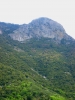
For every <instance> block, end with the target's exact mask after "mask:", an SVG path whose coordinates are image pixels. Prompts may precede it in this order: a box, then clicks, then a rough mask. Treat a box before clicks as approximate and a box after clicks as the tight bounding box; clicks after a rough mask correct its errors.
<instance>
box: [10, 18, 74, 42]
mask: <svg viewBox="0 0 75 100" xmlns="http://www.w3.org/2000/svg"><path fill="white" fill-rule="evenodd" d="M10 37H11V38H12V39H13V40H18V41H25V40H28V39H31V38H41V37H44V38H51V39H55V40H57V41H61V40H62V39H66V40H72V38H71V37H70V36H69V35H67V34H66V31H65V29H64V28H63V26H62V25H60V24H59V23H57V22H55V21H53V20H51V19H49V18H45V17H41V18H38V19H35V20H33V21H32V22H30V23H29V24H23V25H21V26H20V27H19V28H18V29H17V30H15V31H14V32H13V33H11V34H10Z"/></svg>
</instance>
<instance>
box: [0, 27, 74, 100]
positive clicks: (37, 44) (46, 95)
mask: <svg viewBox="0 0 75 100" xmlns="http://www.w3.org/2000/svg"><path fill="white" fill-rule="evenodd" d="M17 27H18V26H16V28H17ZM4 32H5V33H6V31H4ZM5 33H4V34H3V35H0V100H75V42H71V43H70V41H65V40H63V41H62V42H61V43H56V42H55V40H51V39H48V38H41V39H31V40H30V41H27V42H26V41H25V42H23V43H20V42H18V41H13V40H12V39H10V37H9V36H7V35H6V34H5ZM7 33H8V32H7ZM9 33H10V32H9ZM67 42H69V43H67Z"/></svg>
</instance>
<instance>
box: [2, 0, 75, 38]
mask: <svg viewBox="0 0 75 100" xmlns="http://www.w3.org/2000/svg"><path fill="white" fill-rule="evenodd" d="M39 17H47V18H50V19H52V20H54V21H57V22H58V23H60V24H61V25H62V26H63V27H64V29H65V31H66V33H67V34H69V35H70V36H72V37H73V38H75V0H0V21H1V22H7V23H14V24H24V23H25V24H28V23H29V22H31V21H32V20H33V19H36V18H39Z"/></svg>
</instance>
